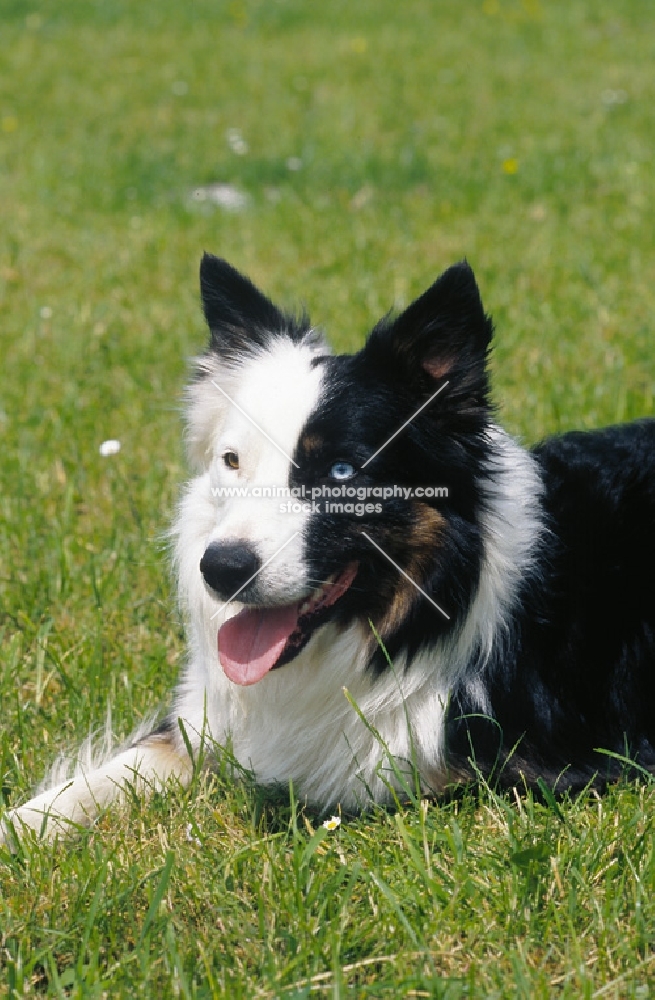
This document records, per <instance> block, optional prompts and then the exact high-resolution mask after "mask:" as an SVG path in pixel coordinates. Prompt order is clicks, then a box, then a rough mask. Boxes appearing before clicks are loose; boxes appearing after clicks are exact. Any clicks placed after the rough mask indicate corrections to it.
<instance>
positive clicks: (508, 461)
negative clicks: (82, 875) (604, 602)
mask: <svg viewBox="0 0 655 1000" xmlns="http://www.w3.org/2000/svg"><path fill="white" fill-rule="evenodd" d="M316 350H317V346H316V342H315V341H313V340H309V341H307V342H305V343H302V344H300V345H293V344H292V342H291V341H290V340H289V339H287V338H278V339H274V340H272V341H271V347H270V349H269V350H267V351H261V352H260V353H259V354H257V355H256V356H251V357H249V358H247V359H246V360H245V361H244V362H243V364H242V365H240V366H234V367H227V368H226V367H225V366H221V365H219V364H218V362H213V361H212V359H211V358H210V359H208V360H207V361H205V362H204V363H203V364H204V370H205V375H204V376H203V378H202V379H201V381H200V382H197V383H196V384H195V385H194V386H193V387H192V390H191V405H190V409H189V414H190V417H189V434H188V437H189V450H190V454H191V458H192V461H193V463H194V465H195V468H196V471H197V475H196V476H195V478H194V479H192V480H191V482H190V484H189V486H188V488H187V491H186V493H185V496H184V498H183V500H182V502H181V505H180V509H179V513H178V517H177V521H176V524H175V528H174V537H175V552H176V567H177V573H178V580H179V589H180V601H181V604H182V607H183V608H184V610H185V612H186V615H187V618H188V633H189V659H188V664H187V667H186V669H185V671H184V674H183V676H182V678H181V681H180V683H179V685H178V688H177V691H176V694H175V699H174V709H173V717H174V718H175V717H176V716H177V717H179V719H181V720H182V722H183V725H184V728H185V731H186V734H187V737H188V739H189V741H190V744H191V746H192V748H193V750H194V752H197V751H198V750H199V748H200V744H201V741H202V739H203V734H206V735H207V736H208V737H209V738H210V739H211V740H213V741H215V742H216V743H218V744H221V745H226V744H229V745H230V747H231V750H232V752H233V753H234V755H235V756H236V758H237V759H238V761H239V762H240V763H241V764H242V765H243V766H244V767H246V768H248V769H251V770H252V771H253V772H254V774H255V776H256V778H257V780H258V781H259V782H261V783H262V784H269V783H273V782H279V783H281V784H283V785H288V782H289V781H290V780H292V781H293V784H294V788H295V790H296V794H297V795H298V796H299V797H300V798H301V799H307V800H308V801H310V802H311V803H312V804H313V805H315V806H317V807H319V808H328V807H330V808H333V807H334V806H335V805H337V804H339V803H340V804H341V805H342V806H343V807H344V808H345V809H352V808H357V807H359V806H361V805H364V804H366V803H367V802H370V801H371V800H374V801H378V802H384V801H387V800H388V799H389V798H390V795H391V792H390V787H397V785H398V780H397V777H396V776H394V774H393V773H392V769H391V766H390V762H389V754H391V755H392V756H393V757H394V758H395V759H396V761H397V762H398V763H397V766H398V767H399V768H400V769H401V770H408V769H409V767H410V766H411V763H412V762H413V763H415V764H416V765H417V767H418V770H419V773H420V775H421V778H422V780H423V782H424V784H425V785H426V786H428V787H431V788H438V787H439V786H440V783H441V782H442V781H443V780H444V774H443V766H444V764H443V761H444V720H445V712H446V708H447V704H448V700H449V698H450V696H451V693H452V691H453V689H454V688H455V686H456V685H458V684H464V685H466V687H467V689H468V693H469V695H470V696H471V697H472V698H473V699H474V701H476V702H477V704H478V705H479V708H480V711H482V712H485V711H488V708H489V706H488V704H487V702H486V697H485V685H484V671H485V668H486V665H487V663H488V662H489V660H490V657H491V655H492V652H494V651H495V649H496V648H497V644H498V643H499V642H501V643H502V642H503V641H504V638H505V637H506V633H507V629H508V627H509V626H508V611H509V609H510V607H511V605H512V603H513V601H514V600H515V598H516V594H517V588H518V586H519V583H520V580H521V579H522V577H523V576H524V574H525V572H526V570H528V569H529V568H530V567H531V561H532V558H533V552H534V549H535V546H536V543H537V541H538V539H539V536H540V534H541V531H542V526H541V520H540V514H539V497H540V494H541V482H540V478H539V474H538V471H537V468H536V463H535V462H534V461H533V459H532V458H531V456H530V455H529V454H528V453H527V452H525V451H524V450H523V449H522V448H520V447H519V446H518V445H517V444H516V443H515V442H514V441H512V439H511V438H509V437H508V436H507V435H506V434H505V433H504V432H503V431H501V430H499V429H497V428H495V427H491V428H490V429H489V435H490V452H491V455H492V457H491V459H490V461H492V462H493V463H494V475H493V477H492V478H493V487H492V492H491V493H490V494H489V495H488V505H487V510H486V513H485V514H484V516H483V529H484V538H485V541H484V553H483V560H482V567H481V575H480V580H479V585H478V589H477V593H476V595H475V598H474V600H473V604H472V607H471V609H470V614H469V615H468V617H467V619H466V621H465V622H464V624H463V626H462V627H461V628H459V629H458V630H457V632H456V633H454V634H453V635H451V636H449V637H448V638H446V639H444V640H442V641H440V642H439V643H437V644H436V645H435V646H434V647H433V648H432V649H431V650H429V651H426V652H423V653H421V654H420V655H419V656H418V657H417V658H415V659H414V660H413V662H412V665H411V669H409V670H405V666H406V664H405V662H404V660H403V658H402V657H401V658H399V659H398V660H397V662H396V663H395V664H394V669H393V670H389V671H386V672H384V673H383V675H382V676H381V677H378V678H377V679H376V678H374V677H373V676H372V675H371V673H370V671H368V670H367V669H366V663H367V656H368V641H369V638H370V637H369V636H368V635H367V634H366V632H365V630H364V628H363V626H360V625H353V626H351V627H349V628H347V629H345V630H341V631H340V630H339V629H338V628H337V627H336V625H334V624H332V623H329V624H327V625H326V626H324V627H323V628H322V629H319V630H318V632H317V633H316V634H315V635H314V636H313V637H312V639H311V640H310V642H309V643H308V644H307V646H306V647H305V649H304V650H303V651H302V652H301V653H300V655H299V656H297V657H296V659H294V660H293V661H292V662H290V663H288V664H287V665H286V666H284V667H283V668H281V669H280V670H274V671H272V672H271V673H269V674H268V675H267V676H265V677H264V678H263V679H262V680H261V681H260V682H259V683H257V684H255V685H252V686H250V687H241V686H238V685H235V684H233V683H232V682H231V681H229V680H228V678H227V677H226V676H225V674H224V672H223V670H222V668H221V666H220V663H219V659H218V648H217V646H218V643H217V634H218V628H219V625H220V624H221V623H222V622H223V621H224V620H225V619H226V618H227V617H229V616H230V615H231V614H234V613H235V611H237V610H238V607H239V606H238V605H236V603H235V604H232V605H230V607H228V608H227V609H225V610H224V611H223V612H222V613H221V614H220V615H218V616H217V615H216V612H217V609H218V608H219V606H220V605H219V604H218V603H217V601H216V599H215V597H212V596H211V595H210V593H209V591H208V589H207V588H206V586H205V584H204V582H203V578H202V576H201V574H200V571H199V564H200V559H201V557H202V555H203V552H204V551H205V548H206V547H207V545H208V544H209V543H210V542H212V541H217V540H235V539H247V540H248V542H249V544H251V545H253V546H255V548H256V550H257V552H258V554H259V555H260V557H261V559H262V561H265V560H266V559H267V558H269V557H270V556H271V555H273V554H274V553H275V552H276V551H277V550H278V549H279V548H280V546H281V545H282V544H283V543H284V542H285V541H286V540H287V539H288V538H289V537H290V536H291V535H292V534H293V532H298V535H297V536H296V538H295V540H294V542H292V543H291V544H290V545H288V546H287V547H286V548H285V550H284V552H282V553H281V554H280V556H279V558H278V559H275V560H273V562H272V563H271V566H270V568H268V569H267V570H264V571H263V572H262V573H261V579H260V580H259V581H258V585H259V587H260V590H259V595H260V599H262V600H268V601H270V602H271V603H283V602H287V601H294V600H297V599H299V598H300V597H303V596H305V595H306V594H307V593H309V591H310V590H311V589H312V581H309V580H308V579H307V574H306V567H305V565H304V562H303V555H302V532H303V528H304V525H305V519H306V516H307V515H305V514H300V515H289V514H282V513H280V512H279V503H277V502H275V501H272V500H265V501H263V500H257V499H254V498H251V499H244V498H217V497H215V496H213V495H212V486H213V487H216V486H222V485H229V484H233V483H237V482H239V483H248V484H249V485H250V486H252V485H254V484H261V485H276V484H286V483H287V482H288V476H289V458H288V457H285V455H284V454H282V453H281V452H280V451H279V450H278V449H277V448H276V447H274V446H273V445H272V444H271V443H270V442H269V441H268V440H267V439H266V438H265V437H264V436H263V435H262V434H261V433H260V432H259V431H258V430H257V429H256V428H255V427H253V425H252V423H251V422H250V421H248V420H247V419H245V418H244V417H243V415H242V414H241V413H240V412H239V410H238V409H237V408H236V407H234V406H232V405H231V403H230V402H229V401H227V400H226V399H225V397H224V396H223V395H222V394H221V393H220V392H219V391H218V390H217V389H216V388H215V387H214V386H213V385H212V384H211V380H212V379H214V380H217V381H219V384H220V385H221V386H222V387H223V388H224V389H225V391H226V392H227V393H228V394H229V395H230V396H231V398H232V399H233V400H234V401H235V402H236V403H237V404H238V405H239V406H240V407H241V408H242V409H243V410H245V411H246V412H247V413H248V414H249V415H250V416H251V417H252V418H253V419H254V420H255V421H256V422H259V423H261V424H262V426H263V427H265V428H266V430H267V432H269V433H270V432H271V428H275V435H276V438H275V440H276V444H277V445H279V447H280V448H281V449H282V451H284V452H286V455H287V456H292V455H293V451H294V448H295V446H296V442H297V440H298V437H299V434H300V432H301V430H302V427H303V425H304V423H305V421H306V419H307V417H308V416H309V414H310V413H311V412H312V410H313V409H314V408H315V406H316V404H317V402H318V401H319V399H320V393H321V379H322V374H321V372H322V366H321V365H316V366H312V364H311V361H312V358H313V357H314V356H315V353H316ZM321 353H325V349H324V347H322V349H321ZM225 451H235V452H237V454H238V455H239V459H240V468H239V470H238V471H234V470H230V469H227V468H226V467H225V463H224V462H223V460H222V456H223V454H224V453H225ZM436 613H437V612H436V611H435V614H436ZM471 664H475V670H474V672H471ZM469 675H470V676H469ZM346 688H347V689H348V691H349V695H350V699H351V700H352V701H354V702H355V703H356V705H357V706H358V709H359V711H357V710H355V708H353V705H352V704H351V701H350V700H349V699H348V698H347V697H346V694H345V693H344V689H346ZM360 713H361V715H360ZM361 716H363V717H364V719H365V720H366V722H364V721H363V719H362V717H361ZM190 774H191V765H190V761H189V759H188V755H187V752H186V749H185V746H184V742H183V740H182V737H181V734H180V733H179V732H178V730H177V728H175V729H173V730H171V732H170V734H168V736H167V737H166V738H161V737H150V738H146V740H145V741H144V742H143V743H141V744H140V745H138V746H136V747H135V746H132V747H130V748H128V749H126V750H123V751H122V752H121V753H119V754H118V755H116V756H112V757H110V758H109V760H108V761H106V762H105V763H104V764H100V765H97V763H94V762H91V763H90V764H89V765H88V766H87V767H81V768H79V769H78V773H77V775H76V776H75V777H73V779H72V780H71V781H69V782H68V783H66V782H65V781H64V782H63V783H61V782H60V783H58V784H56V785H55V787H51V788H50V789H49V790H47V791H44V792H42V793H41V794H40V795H38V796H37V797H36V798H34V799H32V800H31V801H30V802H28V803H27V804H26V805H24V806H22V807H20V808H19V809H17V810H16V811H15V812H14V813H13V814H12V817H11V818H12V819H13V820H14V822H16V823H17V824H18V825H19V824H20V823H24V824H26V825H27V826H30V827H32V828H34V829H36V830H41V832H43V833H45V835H48V836H52V835H54V834H56V833H58V832H60V831H61V830H62V829H63V827H64V825H65V823H66V822H72V823H83V822H89V821H91V820H92V819H93V817H94V816H95V815H96V814H97V811H98V809H99V808H102V807H104V806H105V805H107V804H108V803H109V802H110V801H111V800H112V799H114V798H116V797H117V796H119V795H120V794H121V791H122V789H123V788H124V787H125V785H126V784H127V783H132V784H136V786H137V788H139V789H144V790H147V789H149V788H152V787H160V786H161V785H162V784H163V783H164V782H165V781H166V780H167V778H168V777H170V776H171V775H175V776H176V777H177V778H179V779H180V780H181V781H186V780H188V778H189V776H190ZM48 817H50V820H49V822H48Z"/></svg>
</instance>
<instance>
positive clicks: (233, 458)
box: [223, 451, 239, 469]
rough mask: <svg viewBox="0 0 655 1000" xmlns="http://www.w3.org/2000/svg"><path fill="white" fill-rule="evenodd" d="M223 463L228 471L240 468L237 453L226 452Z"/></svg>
mask: <svg viewBox="0 0 655 1000" xmlns="http://www.w3.org/2000/svg"><path fill="white" fill-rule="evenodd" d="M223 462H224V463H225V465H226V466H227V468H228V469H238V468H239V456H238V455H237V453H236V451H226V452H225V454H224V455H223Z"/></svg>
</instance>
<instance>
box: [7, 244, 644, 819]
mask: <svg viewBox="0 0 655 1000" xmlns="http://www.w3.org/2000/svg"><path fill="white" fill-rule="evenodd" d="M201 288H202V301H203V307H204V312H205V316H206V319H207V322H208V324H209V329H210V331H211V339H210V343H209V348H208V350H207V352H206V353H205V354H204V355H203V356H202V357H201V358H200V359H199V361H198V362H197V365H196V370H195V374H194V377H193V380H192V382H191V385H190V388H189V391H188V404H189V405H188V444H189V452H190V458H191V461H192V463H193V465H194V467H195V475H194V478H192V479H191V481H190V483H189V485H188V488H187V490H186V493H185V495H184V498H183V500H182V502H181V505H180V509H179V514H178V517H177V522H176V525H175V529H174V535H175V539H176V565H177V572H178V578H179V587H180V596H181V602H182V605H183V608H184V609H185V611H186V614H187V616H188V630H189V654H188V663H187V667H186V669H185V671H184V674H183V676H182V678H181V680H180V682H179V685H178V687H177V690H176V692H175V696H174V700H173V706H172V708H171V711H170V714H169V715H168V717H167V719H166V720H165V721H164V722H163V724H161V725H159V726H158V727H157V728H154V729H153V730H151V731H150V732H148V733H145V734H144V733H138V734H136V735H135V736H134V737H133V739H132V741H131V742H130V744H129V745H128V746H127V748H124V749H123V750H121V751H119V752H118V753H116V754H114V755H113V756H110V757H109V759H105V760H95V761H93V760H92V759H91V758H90V759H89V760H88V761H87V763H86V764H85V763H84V762H83V761H78V762H77V765H76V768H75V769H74V773H73V774H72V775H71V776H70V777H62V774H61V773H60V774H59V775H58V776H56V777H55V778H53V779H51V781H50V783H49V785H48V787H46V788H45V790H43V791H41V792H40V794H38V795H37V796H36V797H35V798H33V799H31V800H30V801H29V802H28V803H26V804H25V805H23V806H21V807H19V808H18V809H16V810H15V811H14V812H13V813H12V814H11V819H12V820H13V822H14V826H15V827H16V828H20V826H21V824H24V825H26V826H28V827H31V828H34V829H35V830H37V831H40V832H41V833H42V834H44V835H46V836H52V835H53V834H54V833H57V832H59V831H61V830H63V828H64V827H65V825H68V824H71V823H73V824H79V823H88V822H90V821H92V819H93V817H94V816H95V815H97V813H98V810H99V809H100V808H103V807H104V806H106V805H107V804H108V803H109V802H110V801H111V800H113V799H115V798H117V797H119V796H120V794H121V792H122V790H123V789H124V787H125V784H126V783H131V784H136V786H137V787H139V788H142V789H151V788H159V787H162V786H163V784H164V783H165V782H166V779H167V778H168V777H169V776H172V775H174V776H176V777H177V778H178V779H180V780H181V781H186V780H188V779H189V776H190V775H191V772H192V761H191V759H190V757H189V753H188V747H191V749H192V750H193V752H194V753H196V752H198V751H199V749H200V745H201V742H202V741H203V739H208V740H209V741H211V742H212V743H213V744H218V745H226V744H229V746H230V748H231V751H232V753H233V754H234V756H235V757H236V759H237V760H238V761H239V762H240V763H241V764H242V765H243V766H244V767H245V768H247V769H250V770H252V772H254V775H255V777H256V779H257V781H258V782H260V783H261V784H263V785H269V784H282V785H285V784H288V782H289V780H292V781H293V784H294V788H295V790H296V793H297V795H298V796H299V797H300V798H301V799H302V800H304V801H306V802H308V803H309V804H311V805H312V806H313V807H315V808H318V809H319V810H325V809H333V808H335V807H336V806H338V805H340V806H341V807H342V808H343V809H345V810H355V809H358V808H361V807H362V806H365V805H366V804H367V803H370V802H372V801H374V802H385V801H389V800H390V799H391V798H392V795H393V791H394V789H395V788H398V786H399V785H401V786H402V783H403V780H402V774H403V772H409V771H411V772H412V773H413V774H414V775H416V774H418V776H419V777H420V782H421V784H422V786H423V788H424V790H425V791H426V793H430V792H432V793H439V792H442V791H443V790H445V789H446V788H447V787H448V786H450V785H452V784H453V783H455V782H461V781H466V780H469V779H471V778H473V777H475V776H476V775H479V774H482V775H484V776H486V777H489V778H492V779H493V780H496V781H499V782H500V783H501V785H513V784H519V785H520V787H522V788H523V787H525V786H526V785H527V786H531V785H535V784H537V782H539V779H543V780H544V781H545V782H547V783H548V785H550V786H556V787H557V789H560V790H563V789H571V790H578V789H581V788H583V787H584V786H585V785H587V784H589V783H595V784H596V785H598V786H601V785H603V784H604V783H605V782H606V781H607V780H610V779H612V778H615V777H617V776H619V775H620V774H621V773H622V771H623V770H624V768H625V764H624V763H623V762H622V761H621V760H620V759H619V758H629V759H630V760H632V761H634V762H635V764H636V765H637V769H639V768H644V769H646V770H648V771H655V420H642V421H640V422H637V423H634V424H631V425H625V426H619V427H613V428H610V429H607V430H601V431H596V432H592V433H584V434H583V433H571V434H566V435H564V436H562V437H559V438H554V439H552V440H548V441H546V442H545V443H543V444H541V445H539V446H538V447H536V448H535V449H534V450H532V451H531V452H528V451H526V450H524V449H523V448H522V447H520V446H519V445H518V444H517V443H516V442H515V441H514V440H512V438H511V437H509V436H508V435H507V434H506V433H505V432H504V431H502V430H501V429H500V428H499V427H498V426H496V424H495V423H494V421H493V414H492V410H491V407H490V403H489V387H488V376H487V355H488V352H489V347H490V341H491V334H492V325H491V321H490V319H489V318H488V317H487V316H486V315H485V313H484V311H483V307H482V303H481V300H480V295H479V292H478V288H477V285H476V282H475V279H474V276H473V273H472V271H471V269H470V267H469V266H468V265H467V264H466V263H460V264H456V265H455V266H454V267H451V268H450V269H449V270H448V271H446V272H445V273H444V274H443V275H442V276H441V277H440V278H439V279H438V280H437V281H436V282H435V283H434V285H432V287H431V288H430V289H429V290H428V291H427V292H425V294H424V295H422V296H421V297H420V298H419V299H418V300H417V301H416V302H414V303H413V304H412V305H411V306H410V307H409V308H408V309H407V310H406V311H405V312H403V313H402V315H400V316H399V317H398V318H396V319H390V318H385V319H383V320H382V321H381V322H380V323H379V324H378V325H377V326H376V327H375V329H374V330H373V332H372V333H371V335H370V337H369V339H368V341H367V343H366V345H365V346H364V348H363V349H362V350H361V351H359V352H358V353H357V354H354V355H338V356H333V355H331V354H330V351H329V349H328V347H327V345H326V343H325V341H324V339H323V337H322V336H321V334H320V333H319V332H318V331H317V330H316V329H314V328H313V327H311V326H310V324H309V322H308V320H307V319H306V318H294V317H293V316H290V315H287V314H285V313H283V312H281V311H280V310H278V309H277V308H276V307H275V306H274V305H273V304H272V303H271V302H270V301H269V300H268V299H267V298H266V297H265V296H264V295H263V294H262V293H261V292H259V291H258V290H257V289H256V288H255V287H254V285H252V284H251V283H250V281H248V280H247V279H246V278H245V277H243V276H242V275H241V274H239V273H238V272H237V271H235V270H234V269H233V268H232V267H230V266H229V265H228V264H227V263H225V262H224V261H222V260H219V259H218V258H216V257H213V256H209V255H206V256H205V257H204V259H203V261H202V266H201ZM182 730H183V731H184V734H185V735H186V738H185V736H184V735H183V732H182ZM603 750H604V751H609V754H607V753H601V752H599V751H603ZM391 755H392V756H393V758H394V759H395V765H394V766H393V767H392V766H391V765H390V756H391ZM612 755H614V756H612Z"/></svg>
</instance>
